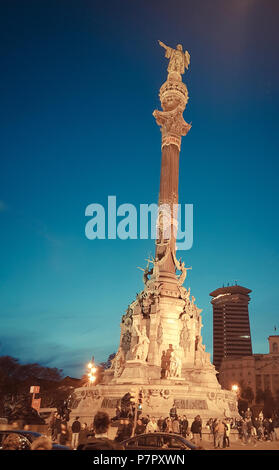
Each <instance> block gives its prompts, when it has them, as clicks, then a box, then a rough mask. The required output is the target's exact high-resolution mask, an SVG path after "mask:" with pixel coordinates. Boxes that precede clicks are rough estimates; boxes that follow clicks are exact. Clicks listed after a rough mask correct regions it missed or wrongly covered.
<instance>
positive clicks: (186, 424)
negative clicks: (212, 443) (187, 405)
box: [181, 415, 188, 437]
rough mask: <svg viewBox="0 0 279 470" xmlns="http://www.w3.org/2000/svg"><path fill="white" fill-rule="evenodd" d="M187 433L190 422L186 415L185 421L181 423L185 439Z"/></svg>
mask: <svg viewBox="0 0 279 470" xmlns="http://www.w3.org/2000/svg"><path fill="white" fill-rule="evenodd" d="M187 431H188V420H187V417H186V416H185V415H183V419H182V421H181V434H182V436H183V437H186V436H187Z"/></svg>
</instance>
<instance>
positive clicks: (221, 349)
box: [210, 285, 252, 371]
mask: <svg viewBox="0 0 279 470" xmlns="http://www.w3.org/2000/svg"><path fill="white" fill-rule="evenodd" d="M250 292H252V291H251V290H250V289H246V288H245V287H241V286H238V285H235V286H228V287H220V288H219V289H216V290H215V291H213V292H211V293H210V295H211V296H212V297H213V299H212V300H211V303H212V305H213V364H214V365H215V367H216V370H217V371H219V369H220V366H221V362H222V360H223V359H226V358H228V357H230V358H236V357H242V356H249V355H252V342H251V332H250V321H249V311H248V303H249V301H250V297H249V295H248V294H249V293H250Z"/></svg>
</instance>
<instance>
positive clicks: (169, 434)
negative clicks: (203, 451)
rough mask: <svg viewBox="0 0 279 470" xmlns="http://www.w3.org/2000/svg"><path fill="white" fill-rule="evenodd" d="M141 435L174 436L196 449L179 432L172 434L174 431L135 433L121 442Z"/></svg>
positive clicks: (123, 442)
mask: <svg viewBox="0 0 279 470" xmlns="http://www.w3.org/2000/svg"><path fill="white" fill-rule="evenodd" d="M143 436H166V437H176V438H178V439H179V440H181V441H183V442H185V443H186V444H187V445H188V446H189V447H190V448H192V449H196V447H197V446H196V445H195V444H193V443H192V442H190V441H188V440H187V439H185V438H184V437H183V436H180V435H179V434H174V433H169V432H148V433H142V434H137V435H136V436H133V437H130V438H129V439H125V441H122V442H121V444H125V443H126V442H128V441H130V440H132V439H138V438H139V437H143Z"/></svg>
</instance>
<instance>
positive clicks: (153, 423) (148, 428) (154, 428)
mask: <svg viewBox="0 0 279 470" xmlns="http://www.w3.org/2000/svg"><path fill="white" fill-rule="evenodd" d="M145 432H146V433H149V432H158V425H157V423H156V419H155V417H154V416H152V418H151V421H149V423H148V424H147V426H146V430H145Z"/></svg>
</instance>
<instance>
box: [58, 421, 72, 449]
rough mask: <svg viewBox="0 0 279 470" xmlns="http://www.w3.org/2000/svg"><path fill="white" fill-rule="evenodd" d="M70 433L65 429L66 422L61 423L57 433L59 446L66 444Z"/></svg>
mask: <svg viewBox="0 0 279 470" xmlns="http://www.w3.org/2000/svg"><path fill="white" fill-rule="evenodd" d="M69 438H70V435H69V431H68V429H67V424H66V423H61V432H60V435H59V444H60V445H61V446H66V445H67V444H68V441H69Z"/></svg>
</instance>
